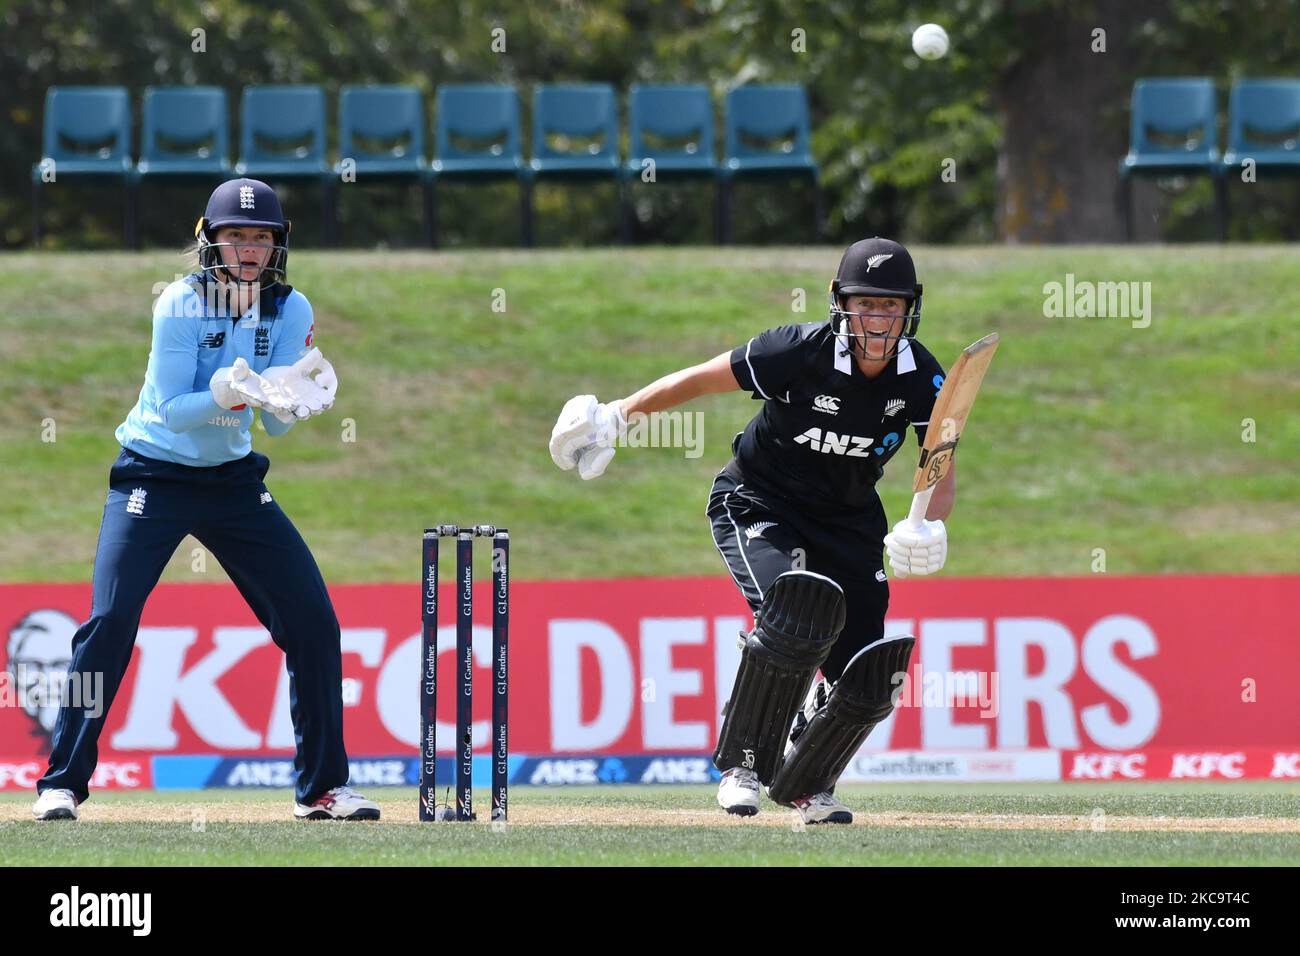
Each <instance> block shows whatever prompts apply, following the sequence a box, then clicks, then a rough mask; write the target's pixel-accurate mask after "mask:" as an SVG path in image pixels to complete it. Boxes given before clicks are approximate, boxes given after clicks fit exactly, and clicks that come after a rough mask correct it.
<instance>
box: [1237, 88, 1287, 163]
mask: <svg viewBox="0 0 1300 956" xmlns="http://www.w3.org/2000/svg"><path fill="white" fill-rule="evenodd" d="M1247 158H1250V159H1253V160H1254V161H1255V168H1256V169H1257V170H1258V171H1260V172H1264V171H1271V172H1281V173H1289V174H1292V175H1294V174H1296V173H1300V80H1291V79H1278V80H1241V81H1240V82H1239V83H1237V84H1236V85H1235V86H1233V88H1232V94H1231V96H1230V97H1229V100H1228V150H1227V152H1225V153H1224V154H1223V165H1224V167H1225V169H1238V170H1239V167H1240V165H1241V162H1242V160H1244V159H1247Z"/></svg>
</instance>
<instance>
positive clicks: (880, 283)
mask: <svg viewBox="0 0 1300 956" xmlns="http://www.w3.org/2000/svg"><path fill="white" fill-rule="evenodd" d="M851 295H873V296H888V297H890V298H897V299H903V300H904V301H905V302H906V303H907V310H906V312H905V313H904V315H903V329H902V332H901V333H900V334H899V335H888V336H886V337H885V344H886V348H888V347H889V346H890V344H892V345H893V348H894V351H897V350H898V343H899V340H900V339H913V338H916V329H917V327H918V326H919V325H920V324H921V283H919V282H917V281H916V266H915V265H914V264H913V263H912V256H911V253H909V252H908V251H907V249H906V248H904V246H903V244H902V243H900V242H895V241H894V240H893V239H882V238H880V237H879V236H875V237H873V238H871V239H859V240H858V241H857V242H855V243H854V244H853V245H851V246H849V247H848V248H847V249H845V250H844V256H843V257H842V258H841V259H840V268H839V272H837V273H836V274H835V278H834V280H832V282H831V291H830V306H831V328H833V329H834V330H835V332H836V333H837V334H839V335H843V336H845V337H847V338H848V339H850V340H853V339H861V338H865V336H862V335H858V334H856V333H854V332H853V331H852V328H851V326H850V325H849V318H850V316H852V315H854V314H855V313H852V312H849V311H847V310H846V309H845V307H844V305H845V301H844V300H845V299H846V298H847V297H848V296H851ZM886 354H889V353H888V352H887V353H886Z"/></svg>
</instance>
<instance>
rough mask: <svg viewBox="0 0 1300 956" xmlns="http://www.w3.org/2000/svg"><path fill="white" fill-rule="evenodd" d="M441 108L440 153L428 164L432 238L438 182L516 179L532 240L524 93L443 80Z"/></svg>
mask: <svg viewBox="0 0 1300 956" xmlns="http://www.w3.org/2000/svg"><path fill="white" fill-rule="evenodd" d="M436 109H437V117H436V118H435V120H434V129H435V138H436V144H437V156H435V157H434V160H433V162H432V163H431V164H430V169H429V175H430V179H431V180H432V183H433V189H432V197H433V202H434V206H433V207H432V210H431V213H430V217H429V219H430V241H431V243H433V244H436V242H437V221H438V217H437V206H436V203H437V199H438V189H439V183H441V182H442V181H448V182H450V181H454V180H460V181H464V182H490V181H492V180H502V179H506V180H509V179H513V180H515V181H516V182H518V183H519V230H520V241H521V242H522V243H523V244H524V245H531V244H532V230H531V221H530V218H529V211H530V207H529V203H528V176H529V170H528V167H527V165H526V164H525V163H524V151H523V143H522V141H523V129H522V123H521V121H520V119H519V94H518V93H516V92H515V90H514V88H513V87H510V86H490V85H486V84H468V85H448V86H440V87H439V88H438V97H437V105H436Z"/></svg>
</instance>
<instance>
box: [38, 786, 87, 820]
mask: <svg viewBox="0 0 1300 956" xmlns="http://www.w3.org/2000/svg"><path fill="white" fill-rule="evenodd" d="M32 816H34V817H35V818H36V819H37V820H75V819H77V816H78V811H77V798H76V797H75V796H73V795H72V791H71V790H46V791H45V792H44V793H42V794H41V795H40V796H39V797H37V798H36V802H35V803H34V804H32Z"/></svg>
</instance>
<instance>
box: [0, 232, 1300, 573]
mask: <svg viewBox="0 0 1300 956" xmlns="http://www.w3.org/2000/svg"><path fill="white" fill-rule="evenodd" d="M840 251H841V250H839V249H838V248H830V247H811V248H794V249H777V248H763V249H739V248H730V249H716V248H704V249H690V248H674V249H644V248H642V249H588V250H570V251H528V252H522V251H518V252H516V251H471V252H455V253H424V252H401V253H387V252H360V251H341V252H310V251H309V252H294V253H293V254H292V255H291V257H290V272H289V274H290V278H291V279H292V281H293V283H294V285H295V286H297V287H298V288H300V289H301V290H302V291H303V292H304V293H305V294H306V295H307V296H308V297H309V298H310V300H311V302H312V304H313V306H314V308H315V315H316V334H317V338H318V343H319V345H320V346H321V348H322V349H323V351H324V352H325V354H326V355H327V356H329V357H330V358H331V360H332V361H333V363H334V365H335V367H336V368H337V370H338V373H339V378H340V381H341V387H340V389H339V399H338V403H337V404H336V405H335V407H334V409H333V411H332V412H331V414H330V415H328V416H325V417H323V418H320V419H316V420H313V421H311V422H309V423H306V424H305V425H300V426H298V427H296V428H295V429H294V430H293V431H292V432H291V433H290V434H289V435H288V436H286V437H284V438H281V439H276V440H271V439H268V438H267V436H266V435H265V434H255V436H254V446H255V447H256V448H258V449H260V450H261V451H264V452H266V453H267V454H269V455H270V456H271V458H272V462H273V467H272V470H271V474H270V476H269V480H268V483H269V485H270V487H271V490H272V491H273V492H274V494H275V496H276V498H277V500H279V501H280V502H281V503H282V504H283V505H284V507H285V509H286V511H287V512H288V513H289V514H290V515H291V516H292V517H293V519H294V520H295V522H296V523H297V524H298V525H299V527H300V528H301V529H302V531H303V533H304V535H305V537H306V538H307V540H308V542H309V543H310V544H311V546H312V549H313V551H314V552H315V554H316V556H317V559H318V561H319V563H320V564H321V566H322V569H323V570H324V573H325V576H326V579H327V580H329V581H330V582H332V583H334V582H346V581H396V580H410V579H411V577H412V573H413V572H412V570H411V569H412V568H413V567H415V565H414V563H413V562H414V561H415V557H414V556H415V553H416V552H415V546H416V540H417V539H416V537H415V534H416V532H417V531H418V530H419V529H420V528H422V527H423V526H424V525H425V524H427V523H431V522H435V521H458V522H463V521H484V520H492V521H495V522H497V523H500V524H506V525H508V526H509V527H510V528H511V530H512V532H513V533H514V535H515V538H516V541H517V547H516V553H515V555H514V557H515V568H514V571H515V574H516V577H517V578H550V577H607V576H611V575H669V574H715V575H720V574H722V573H723V569H722V566H721V564H720V563H719V560H718V557H717V553H716V551H715V550H714V548H713V545H712V542H711V540H710V537H709V532H708V527H707V523H706V522H705V520H704V517H703V511H704V504H705V498H706V496H707V492H708V487H709V484H710V481H711V479H712V476H713V474H714V473H715V472H716V471H717V470H718V468H720V467H721V466H722V465H723V464H724V463H725V462H726V460H727V458H728V457H729V443H730V441H731V437H732V435H733V434H734V433H735V432H736V431H737V430H738V429H740V428H741V427H742V426H743V425H744V423H745V422H746V421H747V420H748V419H749V417H750V416H752V415H753V414H754V412H755V411H756V410H757V405H756V404H755V403H754V402H752V401H750V400H749V399H748V398H747V397H746V396H745V395H743V394H731V395H724V396H715V397H712V398H709V399H706V400H702V401H700V402H697V403H695V404H694V405H693V406H691V407H690V409H691V410H693V411H700V412H702V413H703V415H704V443H703V447H702V449H701V454H700V456H699V457H696V458H687V457H684V456H683V451H682V450H681V449H665V448H628V449H622V450H620V451H619V453H618V458H617V459H616V460H615V462H614V463H613V464H612V465H611V466H610V469H609V472H608V474H607V475H606V476H605V477H604V478H602V479H601V480H600V481H594V482H582V481H579V480H578V479H577V478H576V476H575V475H574V474H572V473H562V472H560V471H559V470H558V469H556V468H555V466H554V464H552V462H551V460H550V456H549V454H548V453H547V447H546V445H547V439H548V437H549V435H550V430H551V426H552V425H553V423H554V420H555V416H556V414H557V413H558V412H559V409H560V407H561V406H562V405H563V403H564V402H565V400H566V399H568V398H569V397H570V396H572V395H575V394H580V393H583V392H594V393H595V394H596V395H598V396H600V397H601V398H603V399H611V398H615V397H619V396H622V395H626V394H627V393H629V392H630V391H632V390H633V389H634V388H637V387H639V386H640V385H642V384H644V383H646V382H648V381H650V380H651V379H653V378H655V377H657V376H659V375H661V374H664V373H666V372H669V371H672V370H674V369H676V368H678V367H681V366H683V365H688V364H693V363H695V362H700V361H703V360H705V359H708V358H710V357H712V356H714V355H716V354H718V353H720V352H722V351H723V350H725V349H728V348H730V347H732V346H734V345H738V344H742V343H744V342H745V341H746V340H747V339H748V338H749V337H750V336H752V335H754V334H755V333H757V332H759V331H761V330H762V329H765V328H768V327H771V326H775V325H781V324H783V323H788V322H797V321H807V320H812V319H821V318H824V317H825V315H826V304H825V290H826V287H827V283H828V281H829V278H830V276H831V275H833V273H834V271H835V268H836V265H837V263H838V261H839V255H840ZM914 254H915V257H916V261H917V265H918V270H919V272H920V275H921V278H922V280H923V281H924V283H925V299H924V315H923V318H922V322H921V328H920V338H921V340H922V341H923V342H924V343H925V344H926V345H927V346H928V347H929V348H930V349H931V350H932V351H933V352H934V353H935V354H936V355H937V356H938V357H939V358H940V360H941V361H942V362H943V363H944V364H945V365H949V364H951V362H952V361H953V359H954V358H955V356H956V355H957V353H958V351H959V350H960V349H961V348H962V347H963V346H965V345H967V344H969V343H970V342H973V341H974V340H975V339H977V338H979V337H980V336H981V335H984V334H985V333H986V332H989V331H992V330H998V331H1000V332H1001V333H1002V337H1003V344H1002V347H1001V350H1000V351H999V353H998V357H997V360H996V361H995V362H994V363H993V367H992V369H991V370H990V372H989V375H988V378H987V380H986V381H985V383H984V388H983V391H982V392H981V396H980V401H979V406H978V407H977V409H976V411H975V414H974V418H973V420H972V425H971V431H970V436H969V437H968V439H967V440H966V441H963V443H962V448H963V451H962V455H961V463H960V467H959V469H958V471H959V475H958V486H959V487H958V498H957V507H956V511H955V512H954V514H953V516H952V519H951V521H950V522H949V525H950V527H951V531H952V540H953V547H952V552H951V555H950V557H949V562H948V573H949V574H952V575H969V574H984V575H1018V574H1088V573H1092V572H1094V571H1097V570H1100V569H1099V568H1098V567H1097V566H1096V563H1095V562H1096V561H1097V560H1098V552H1097V549H1103V550H1104V552H1105V570H1106V571H1108V572H1110V573H1112V574H1133V573H1159V572H1221V571H1224V570H1229V569H1230V570H1232V571H1233V572H1234V573H1264V572H1285V571H1295V570H1297V568H1298V567H1300V564H1298V563H1297V553H1300V549H1298V548H1297V536H1296V534H1295V532H1294V529H1295V528H1297V527H1300V500H1298V499H1297V495H1296V489H1295V482H1294V465H1295V449H1296V448H1297V447H1300V416H1297V415H1296V414H1295V409H1296V408H1297V407H1298V406H1300V378H1298V377H1297V376H1296V374H1295V370H1296V368H1298V367H1300V325H1297V323H1296V321H1295V316H1296V315H1297V314H1298V313H1300V257H1297V256H1296V254H1295V248H1294V247H1293V246H1255V245H1252V246H1223V245H1215V246H1190V245H1182V246H1167V247H1143V246H1133V245H1129V246H1121V247H1074V246H1071V247H1058V248H1050V249H1048V248H1043V249H1031V248H1014V247H1006V246H998V247H987V248H978V247H974V248H925V247H918V248H917V249H915V250H914ZM183 268H184V266H183V263H182V260H181V257H180V256H179V255H176V254H167V253H148V254H145V255H131V254H112V255H105V254H53V253H39V254H31V253H22V254H14V255H4V256H0V352H3V354H4V356H5V371H4V375H3V376H0V443H2V444H3V446H4V449H5V467H4V468H3V469H0V524H3V526H4V528H5V547H4V548H3V549H0V581H80V580H86V579H88V578H89V574H90V564H91V559H92V556H93V554H94V549H95V540H96V534H97V531H98V525H99V520H100V514H101V510H102V507H103V500H104V492H105V482H106V480H107V475H108V467H109V464H110V462H111V461H112V459H113V458H114V457H115V455H116V454H117V450H118V449H117V445H116V443H115V441H114V438H113V431H114V429H115V428H116V427H117V425H118V423H119V422H121V421H122V419H123V418H124V417H125V415H126V413H127V411H128V410H129V409H130V407H131V405H132V403H133V402H134V401H135V398H136V395H137V393H138V391H139V388H140V383H141V380H142V378H143V375H144V370H145V364H146V360H147V357H148V352H149V334H150V313H151V309H152V304H153V299H154V296H155V295H156V293H157V291H158V290H160V289H161V286H156V284H157V283H164V284H165V283H166V282H169V281H171V280H172V279H173V277H175V275H176V274H177V273H178V272H180V271H182V270H183ZM1067 275H1073V276H1074V277H1075V281H1076V282H1086V281H1092V282H1103V281H1104V282H1121V281H1122V282H1130V281H1133V282H1149V283H1150V284H1151V286H1150V306H1151V313H1150V315H1151V321H1150V325H1149V327H1147V328H1135V327H1133V323H1132V322H1131V321H1130V320H1129V319H1126V318H1091V319H1089V318H1047V317H1045V316H1044V299H1045V296H1044V291H1043V289H1044V285H1045V284H1046V283H1049V282H1058V283H1064V282H1065V281H1066V276H1067ZM1224 276H1231V277H1232V279H1231V282H1229V283H1228V284H1227V285H1225V284H1224V282H1223V277H1224ZM800 305H802V306H803V307H804V309H805V310H806V311H795V309H797V308H798V307H799V306H800ZM349 422H350V423H351V428H352V434H351V438H353V439H355V440H351V441H349V440H345V437H346V436H347V429H348V427H349V425H348V423H349ZM51 428H52V429H53V431H51ZM51 437H53V438H55V440H53V441H50V440H49V439H50V438H51ZM909 441H910V439H909ZM914 447H915V446H914V445H912V446H911V447H910V448H909V450H908V451H906V452H905V453H900V455H899V456H898V457H897V458H896V459H895V461H894V463H893V465H892V466H891V468H890V473H889V474H888V475H886V477H885V480H884V482H883V483H882V486H881V492H882V495H883V497H884V499H885V505H886V508H887V510H888V511H889V512H890V514H892V515H894V516H897V515H899V514H901V513H902V512H903V511H904V510H905V508H906V503H907V501H908V500H909V499H910V487H911V471H912V468H913V465H914V462H915V452H914V450H913V449H914ZM1281 529H1292V530H1291V531H1290V532H1285V531H1283V530H1281ZM1254 531H1259V532H1261V533H1260V534H1253V533H1244V532H1254ZM530 542H532V543H530ZM192 547H193V542H187V543H186V544H184V545H182V547H181V548H180V549H178V553H177V557H176V558H175V559H174V560H173V562H172V564H171V566H170V567H169V568H168V570H167V572H166V574H165V579H167V580H173V581H195V580H221V579H223V577H224V576H223V574H222V572H221V571H220V569H219V568H217V567H216V562H209V570H207V571H206V572H203V573H196V572H194V571H193V570H191V548H192Z"/></svg>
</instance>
